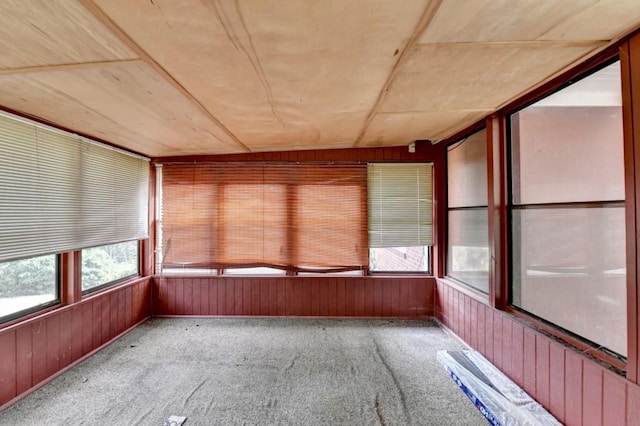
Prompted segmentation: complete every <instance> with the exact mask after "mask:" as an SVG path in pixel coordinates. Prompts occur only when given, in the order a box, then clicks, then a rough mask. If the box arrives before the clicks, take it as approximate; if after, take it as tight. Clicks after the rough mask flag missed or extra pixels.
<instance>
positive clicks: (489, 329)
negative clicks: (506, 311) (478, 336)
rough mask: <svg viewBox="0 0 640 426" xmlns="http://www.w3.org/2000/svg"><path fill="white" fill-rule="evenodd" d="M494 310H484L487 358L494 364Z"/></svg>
mask: <svg viewBox="0 0 640 426" xmlns="http://www.w3.org/2000/svg"><path fill="white" fill-rule="evenodd" d="M493 313H494V311H493V309H491V308H489V307H486V308H485V310H484V314H485V319H484V320H485V342H484V343H485V346H484V348H485V356H486V357H487V359H488V360H489V361H491V362H493V360H494V357H493V348H494V346H495V342H494V340H493V335H494V327H493Z"/></svg>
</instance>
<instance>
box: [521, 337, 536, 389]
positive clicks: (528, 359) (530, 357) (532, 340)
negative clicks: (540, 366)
mask: <svg viewBox="0 0 640 426" xmlns="http://www.w3.org/2000/svg"><path fill="white" fill-rule="evenodd" d="M536 367H537V365H536V333H535V332H534V331H533V330H531V329H530V328H528V327H527V328H525V329H524V387H523V389H524V390H525V391H526V392H527V393H529V394H530V395H535V394H536Z"/></svg>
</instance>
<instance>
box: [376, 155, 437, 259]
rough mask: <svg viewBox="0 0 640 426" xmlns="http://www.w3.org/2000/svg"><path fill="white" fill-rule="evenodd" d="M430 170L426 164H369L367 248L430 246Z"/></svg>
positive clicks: (431, 197)
mask: <svg viewBox="0 0 640 426" xmlns="http://www.w3.org/2000/svg"><path fill="white" fill-rule="evenodd" d="M432 169H433V168H432V165H431V164H427V163H420V164H416V163H393V164H390V163H384V164H383V163H375V164H369V167H368V173H367V175H368V184H367V191H368V199H369V209H368V215H369V247H371V248H381V247H413V246H430V245H432V244H433V206H432V204H433V196H432V194H433V189H432V174H433V173H432Z"/></svg>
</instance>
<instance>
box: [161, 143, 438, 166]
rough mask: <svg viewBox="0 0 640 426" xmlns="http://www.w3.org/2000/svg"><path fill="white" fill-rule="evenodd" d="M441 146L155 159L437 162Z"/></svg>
mask: <svg viewBox="0 0 640 426" xmlns="http://www.w3.org/2000/svg"><path fill="white" fill-rule="evenodd" d="M438 148H440V147H439V146H433V145H432V144H431V143H429V142H419V141H418V142H416V152H415V153H410V152H409V150H408V149H407V147H406V146H395V147H384V148H382V147H380V148H347V149H325V150H305V151H275V152H256V153H246V154H228V155H199V156H182V157H161V158H155V159H154V160H153V162H154V163H155V162H157V163H171V162H182V163H183V162H185V161H188V162H191V161H197V162H228V161H231V162H252V161H257V162H265V161H266V162H269V161H272V162H296V163H297V162H300V163H304V162H318V161H327V162H329V161H346V162H367V161H381V162H384V161H394V162H398V161H400V162H401V161H410V162H416V161H418V162H420V161H428V162H431V161H435V160H436V158H437V155H438V152H439V151H438Z"/></svg>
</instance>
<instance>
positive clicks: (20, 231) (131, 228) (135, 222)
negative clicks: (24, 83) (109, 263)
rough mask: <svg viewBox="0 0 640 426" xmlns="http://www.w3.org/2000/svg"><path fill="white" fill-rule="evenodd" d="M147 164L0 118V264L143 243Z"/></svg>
mask: <svg viewBox="0 0 640 426" xmlns="http://www.w3.org/2000/svg"><path fill="white" fill-rule="evenodd" d="M148 185H149V164H148V161H146V160H145V159H142V158H140V157H137V156H132V155H129V154H126V153H124V152H122V151H117V150H115V149H113V148H109V147H106V146H101V145H98V144H95V143H93V142H88V141H86V140H83V139H80V138H79V137H77V136H75V135H72V134H69V133H65V132H61V131H57V130H53V129H51V128H48V127H46V126H42V125H39V124H35V123H31V122H29V121H26V120H22V119H17V118H14V117H12V116H9V115H4V114H3V115H0V200H1V201H0V241H1V244H0V261H9V260H15V259H21V258H27V257H32V256H39V255H45V254H53V253H60V252H64V251H71V250H78V249H82V248H85V247H91V246H95V245H103V244H111V243H117V242H120V241H127V240H134V239H140V238H146V237H147V233H148V226H147V223H148V214H147V205H148Z"/></svg>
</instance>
